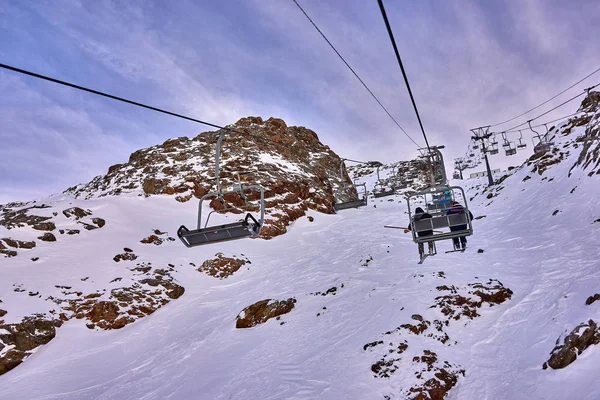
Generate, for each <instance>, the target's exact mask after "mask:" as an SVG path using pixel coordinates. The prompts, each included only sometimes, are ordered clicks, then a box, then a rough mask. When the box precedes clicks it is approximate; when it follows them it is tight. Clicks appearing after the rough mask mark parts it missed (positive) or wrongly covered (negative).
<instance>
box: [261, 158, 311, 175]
mask: <svg viewBox="0 0 600 400" xmlns="http://www.w3.org/2000/svg"><path fill="white" fill-rule="evenodd" d="M259 159H260V163H261V164H275V165H277V166H278V167H280V168H281V169H283V170H284V171H287V172H292V173H296V174H301V173H302V169H300V167H298V165H297V164H295V163H292V162H290V161H288V160H286V159H284V158H283V157H281V156H279V155H277V154H269V153H260V156H259Z"/></svg>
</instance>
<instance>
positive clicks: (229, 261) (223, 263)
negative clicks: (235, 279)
mask: <svg viewBox="0 0 600 400" xmlns="http://www.w3.org/2000/svg"><path fill="white" fill-rule="evenodd" d="M246 263H250V260H248V259H245V260H240V259H238V258H234V257H225V256H223V254H222V253H217V254H216V258H214V259H212V260H206V261H204V262H203V263H202V265H201V266H200V267H199V268H198V271H200V272H204V273H205V274H207V275H210V276H213V277H215V278H219V279H225V278H227V277H228V276H231V275H233V274H234V273H235V272H236V271H237V270H239V269H240V268H241V267H242V266H243V265H246Z"/></svg>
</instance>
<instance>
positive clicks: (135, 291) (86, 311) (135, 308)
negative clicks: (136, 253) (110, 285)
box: [65, 269, 185, 330]
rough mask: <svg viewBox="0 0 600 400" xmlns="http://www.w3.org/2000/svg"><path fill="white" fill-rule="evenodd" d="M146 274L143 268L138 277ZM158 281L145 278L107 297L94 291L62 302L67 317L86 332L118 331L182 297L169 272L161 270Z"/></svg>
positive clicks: (115, 280)
mask: <svg viewBox="0 0 600 400" xmlns="http://www.w3.org/2000/svg"><path fill="white" fill-rule="evenodd" d="M148 273H150V269H144V272H143V273H142V274H146V276H148V275H147V274H148ZM160 278H161V279H154V278H145V279H141V280H140V281H139V282H137V283H134V284H133V285H131V286H129V287H122V288H116V289H113V290H112V291H111V292H110V296H109V297H108V298H106V296H103V295H102V293H98V292H95V293H90V294H88V295H85V296H83V295H82V294H81V293H79V294H78V296H79V297H78V298H77V299H69V300H66V302H67V306H66V307H65V310H66V311H67V312H69V315H70V316H69V317H68V318H77V319H86V320H88V321H89V323H88V328H90V329H96V328H98V329H107V330H108V329H121V328H123V327H124V326H126V325H128V324H130V323H132V322H134V321H135V320H137V319H139V318H143V317H144V316H146V315H150V314H152V313H153V312H154V311H156V310H157V309H158V308H160V307H162V306H163V305H165V304H167V303H169V302H170V301H171V300H173V299H177V298H179V297H181V296H182V295H183V294H184V292H185V289H184V288H183V287H182V286H180V285H178V284H177V283H175V282H174V281H173V278H172V277H171V276H170V274H169V273H167V272H166V271H165V272H164V273H163V274H162V275H160ZM117 281H119V279H118V278H117V279H114V280H113V282H117ZM71 293H72V292H65V294H71ZM100 298H103V299H102V300H100Z"/></svg>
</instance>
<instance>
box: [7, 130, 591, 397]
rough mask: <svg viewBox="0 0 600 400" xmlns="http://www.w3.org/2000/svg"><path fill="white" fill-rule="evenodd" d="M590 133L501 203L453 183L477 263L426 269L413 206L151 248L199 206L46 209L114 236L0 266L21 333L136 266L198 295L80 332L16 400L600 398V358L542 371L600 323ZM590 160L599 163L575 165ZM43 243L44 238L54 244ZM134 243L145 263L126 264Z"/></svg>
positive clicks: (51, 350)
mask: <svg viewBox="0 0 600 400" xmlns="http://www.w3.org/2000/svg"><path fill="white" fill-rule="evenodd" d="M588 122H589V121H588ZM585 125H586V124H582V126H580V127H572V126H571V125H563V126H562V127H561V126H559V128H558V129H557V134H556V138H555V143H556V144H557V146H556V147H557V150H556V151H553V153H551V154H548V155H547V156H544V157H541V158H537V159H532V160H531V161H530V162H529V163H526V164H524V165H523V166H522V167H520V168H517V169H515V170H513V171H511V172H510V176H508V177H506V178H503V181H502V182H501V183H500V185H498V186H496V187H495V188H494V189H492V190H487V189H485V190H484V185H485V178H483V179H481V180H470V181H462V182H454V183H457V184H461V185H463V186H464V187H465V189H467V191H468V196H469V197H470V198H472V201H471V203H470V206H471V208H472V211H473V213H474V214H475V217H476V218H478V219H476V220H475V222H474V229H475V234H474V236H473V237H471V238H469V249H468V250H467V251H466V252H465V253H464V254H460V253H453V254H443V250H447V249H450V247H451V244H450V243H448V242H442V243H440V244H439V245H438V250H439V252H440V253H441V254H439V255H437V256H435V257H430V258H428V259H427V260H426V262H425V263H424V264H423V265H417V264H416V262H417V259H418V257H417V249H416V245H415V244H414V243H412V241H411V239H410V237H409V235H405V234H403V233H402V231H401V230H392V229H385V228H383V225H398V226H405V224H406V223H407V221H406V219H407V215H406V205H405V201H404V199H403V197H402V196H393V197H386V198H382V199H376V200H375V199H370V204H369V206H367V207H364V208H362V209H356V210H346V211H343V212H340V213H338V214H337V215H327V214H322V213H318V212H315V211H312V210H309V211H308V212H307V216H308V217H311V218H304V217H301V218H299V219H297V220H296V221H295V222H294V223H293V225H291V226H290V229H289V231H288V232H287V233H286V234H285V235H281V236H277V237H275V238H273V239H271V240H268V241H267V240H262V239H257V240H251V239H245V240H240V241H235V242H229V243H222V244H218V245H212V246H204V247H200V248H194V249H186V248H184V247H183V246H182V245H181V243H180V242H179V241H168V240H166V241H164V242H163V243H162V244H161V245H158V246H156V245H154V244H143V243H140V240H141V239H143V238H145V237H148V235H150V234H152V232H153V230H155V229H159V230H161V231H163V232H168V233H169V234H171V235H173V233H174V232H175V230H176V228H177V227H178V226H179V224H181V223H191V222H193V221H194V219H195V213H196V207H197V205H196V204H195V202H194V201H188V202H186V203H183V204H179V203H177V202H173V200H172V198H171V197H170V196H167V195H157V196H150V197H148V198H144V197H140V196H137V195H128V194H123V195H121V196H116V197H115V196H106V197H102V198H94V199H89V200H83V199H73V198H72V196H69V195H65V196H62V195H61V196H56V197H53V198H49V199H45V200H44V203H46V204H49V205H51V206H52V207H53V208H55V209H56V210H59V211H60V210H62V209H65V208H67V207H72V206H78V207H81V208H82V209H90V210H92V211H93V216H98V217H101V218H103V219H104V220H105V221H106V225H105V226H103V227H102V228H101V229H95V230H91V231H82V234H80V236H74V237H76V239H77V240H69V239H70V238H71V239H73V238H74V237H73V238H72V237H70V236H69V237H67V236H66V235H62V236H60V235H59V236H57V242H55V243H40V244H39V245H38V246H37V247H36V248H34V249H31V250H27V249H25V250H21V249H18V251H20V252H21V254H19V256H18V257H13V258H8V259H0V260H1V264H2V268H0V298H1V299H2V301H3V302H2V303H0V308H2V309H7V311H8V313H7V314H6V315H5V316H4V317H2V319H4V320H5V321H6V322H12V321H16V320H18V319H19V318H20V316H21V315H27V314H28V313H31V312H36V310H38V312H39V305H38V304H35V305H34V304H33V302H38V299H39V297H35V296H29V294H28V293H29V292H30V291H31V292H33V293H35V292H40V293H43V294H44V297H45V296H46V295H50V294H53V295H55V296H59V295H60V294H61V293H60V290H59V289H58V288H55V287H54V285H60V286H69V287H72V289H70V290H80V291H83V292H85V293H91V292H94V291H95V290H99V289H100V288H101V287H105V286H106V285H107V284H109V283H110V281H111V280H113V279H115V278H118V277H121V278H123V280H127V279H131V282H130V283H131V284H133V283H134V281H135V280H136V279H135V277H134V276H133V275H134V274H138V273H140V271H129V270H130V269H133V268H135V267H136V265H137V263H152V269H151V272H150V273H151V274H153V272H154V271H155V270H156V269H162V268H166V269H168V270H169V271H168V273H169V275H171V276H172V278H173V281H174V282H176V283H178V284H179V285H181V286H183V287H185V294H183V295H182V296H181V297H179V298H177V299H176V300H174V301H171V302H170V303H168V304H166V305H165V306H163V307H160V308H159V309H157V311H155V312H153V313H152V315H150V316H147V317H145V318H142V319H140V320H137V321H135V323H132V324H128V325H127V326H125V327H124V328H122V329H118V330H109V331H105V330H100V329H98V328H97V327H95V328H93V329H89V328H88V327H87V326H86V324H89V322H90V321H89V320H88V319H86V318H84V319H82V320H77V319H71V320H69V321H68V322H66V323H64V324H63V325H62V326H61V327H60V328H59V329H57V330H56V338H54V339H53V340H52V341H51V342H50V343H49V344H48V345H46V346H42V347H39V348H38V350H37V351H36V352H35V354H34V355H33V356H31V357H30V358H29V359H27V360H26V361H25V362H24V363H23V364H22V365H20V366H19V367H17V368H15V369H14V370H12V371H10V372H8V373H7V374H5V375H3V376H1V377H0V382H1V383H2V384H1V385H0V398H7V399H8V398H15V397H19V398H44V399H79V398H98V399H111V398H146V399H163V398H177V399H179V398H190V399H191V398H194V399H196V398H200V399H229V398H235V399H257V398H260V399H317V398H321V399H371V398H373V399H382V398H388V399H404V398H410V397H412V396H421V397H420V398H427V397H426V395H425V393H427V395H429V396H431V397H433V398H436V397H435V395H439V396H440V397H438V398H441V396H443V394H444V393H445V392H446V390H448V389H450V391H449V392H448V397H447V398H448V399H479V398H481V399H486V398H488V399H530V398H540V399H541V398H549V399H568V398H578V399H596V398H600V384H599V383H598V382H597V379H595V377H596V376H597V375H598V373H599V372H600V367H598V363H597V359H598V357H600V350H599V347H598V346H591V347H589V348H588V349H586V350H585V351H584V352H583V353H582V354H581V355H580V356H579V357H578V358H577V359H576V360H575V361H574V362H573V363H572V364H570V365H569V366H568V367H566V368H565V369H557V370H554V369H546V370H544V369H543V368H542V365H543V363H544V362H546V361H547V360H548V358H549V355H550V352H551V351H552V349H553V348H554V346H555V343H556V341H557V339H559V338H561V337H562V336H564V335H565V334H568V333H569V332H571V330H573V328H575V327H576V326H577V325H579V324H580V323H581V322H584V321H587V320H589V319H594V320H596V321H598V319H599V316H598V315H599V311H598V307H600V302H594V303H592V304H589V305H586V300H587V298H588V297H589V296H592V295H594V294H595V293H599V292H600V287H598V282H599V279H598V278H599V277H600V276H599V275H600V270H598V261H597V260H598V259H599V256H600V249H599V248H598V246H597V237H598V233H599V232H598V230H599V229H600V223H598V222H594V221H596V220H598V219H600V211H598V209H597V201H596V200H595V199H597V198H598V196H599V195H600V185H599V184H598V183H599V182H598V179H599V176H598V174H597V173H596V172H597V171H599V169H598V167H597V165H598V164H597V159H596V161H594V160H593V157H594V155H597V154H598V151H599V150H600V147H599V144H598V142H597V141H596V142H587V143H586V144H585V146H582V144H581V143H584V142H581V141H578V140H577V137H579V136H581V135H583V133H584V130H585ZM590 127H592V128H593V125H589V126H588V128H590ZM567 131H568V135H563V134H562V133H563V132H567ZM575 146H577V147H575ZM586 146H587V147H586ZM585 149H587V150H585ZM582 150H584V151H585V152H586V155H584V158H585V157H587V154H590V159H591V160H592V161H590V162H589V163H588V164H587V167H585V168H584V165H583V164H582V165H578V166H576V167H575V168H572V167H573V165H574V164H576V163H577V160H578V159H579V156H580V152H581V151H582ZM561 152H562V153H563V156H562V157H561V155H560V153H561ZM567 153H568V154H567ZM556 160H559V161H556ZM540 171H542V172H541V174H540ZM590 174H591V175H590ZM365 179H367V180H369V179H371V178H369V177H367V178H365ZM488 197H489V198H488ZM390 200H391V201H390ZM375 205H376V207H374V206H375ZM556 210H558V212H556ZM47 211H50V210H47ZM231 217H233V216H231ZM231 217H225V218H226V219H227V218H231ZM311 219H313V221H312V222H311ZM61 221H62V222H61V224H63V223H64V224H73V226H77V225H76V224H77V221H72V220H71V219H68V218H66V219H63V220H61ZM188 221H189V222H188ZM66 227H67V225H65V228H66ZM58 228H60V226H57V229H58ZM2 229H4V228H0V235H2V237H4V236H5V235H6V234H7V233H9V232H7V230H5V229H4V230H2ZM24 229H25V228H24ZM27 229H28V232H29V234H30V238H34V237H35V235H38V234H39V232H35V231H34V230H33V229H32V228H27ZM163 237H168V235H163ZM24 239H27V238H24ZM24 239H23V240H24ZM123 247H129V248H130V249H131V250H133V253H134V254H135V255H136V256H137V259H136V260H133V261H127V260H125V261H120V262H118V263H117V262H115V261H113V259H112V258H113V257H114V256H115V255H116V254H121V253H123ZM478 249H482V250H483V252H482V253H479V252H477V250H478ZM217 253H223V255H224V256H226V257H234V256H235V257H236V258H244V259H247V260H249V261H250V263H246V264H244V265H243V266H242V267H241V268H240V269H239V270H238V271H236V272H234V273H233V274H232V275H231V276H229V277H227V278H226V279H218V278H215V277H212V276H208V275H207V274H204V273H202V272H198V271H197V269H198V267H199V265H200V264H202V263H203V262H204V261H205V260H208V259H214V258H215V256H216V254H217ZM25 254H27V256H26V257H25V256H24V255H25ZM29 255H31V256H33V255H35V256H37V257H39V261H37V262H32V261H31V260H30V259H29V258H30V257H29ZM190 263H193V265H192V264H190ZM169 264H171V265H172V266H173V267H172V269H169V268H170V267H169ZM128 271H129V272H128ZM86 276H89V279H88V280H86V281H82V278H84V277H86ZM152 276H154V275H152ZM59 281H60V282H59ZM50 282H52V283H50ZM115 283H116V282H115ZM13 284H14V285H19V287H20V288H22V289H23V290H25V292H15V291H14V288H15V287H14V286H12V285H13ZM87 285H92V286H90V287H89V288H88V286H87ZM121 286H122V285H121ZM334 287H335V290H332V288H334ZM109 288H110V286H109ZM469 292H470V293H469ZM334 293H335V294H334ZM102 296H104V297H102V298H109V296H110V294H109V293H105V294H103V295H102ZM288 298H295V299H296V303H295V306H294V308H293V310H292V311H291V312H289V313H288V314H285V315H282V316H281V318H280V320H276V319H272V320H269V321H267V322H266V323H265V324H263V325H259V326H256V327H254V328H251V329H236V328H235V325H236V316H237V315H238V314H239V313H240V311H241V310H243V309H244V308H245V307H247V306H249V305H251V304H253V303H255V302H257V301H260V300H263V299H280V300H281V299H288ZM39 301H41V300H39ZM44 304H49V302H45V303H44ZM47 307H49V306H47ZM57 307H58V305H57ZM58 312H59V310H58V309H57V311H56V313H58ZM10 318H12V319H10ZM1 337H2V336H1V333H0V338H1ZM379 342H381V343H379ZM463 371H464V372H463ZM411 389H412V391H411Z"/></svg>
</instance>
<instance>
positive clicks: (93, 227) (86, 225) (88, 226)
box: [79, 221, 98, 231]
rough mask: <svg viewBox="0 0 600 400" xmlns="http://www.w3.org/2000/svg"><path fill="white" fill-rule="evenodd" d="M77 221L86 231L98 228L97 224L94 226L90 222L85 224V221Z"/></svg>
mask: <svg viewBox="0 0 600 400" xmlns="http://www.w3.org/2000/svg"><path fill="white" fill-rule="evenodd" d="M79 223H80V224H81V225H83V227H84V228H85V229H87V230H88V231H93V230H94V229H98V227H97V226H95V225H92V224H86V223H85V222H81V221H79Z"/></svg>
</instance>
